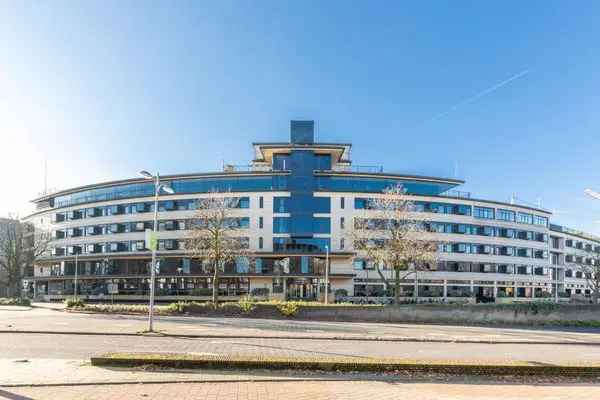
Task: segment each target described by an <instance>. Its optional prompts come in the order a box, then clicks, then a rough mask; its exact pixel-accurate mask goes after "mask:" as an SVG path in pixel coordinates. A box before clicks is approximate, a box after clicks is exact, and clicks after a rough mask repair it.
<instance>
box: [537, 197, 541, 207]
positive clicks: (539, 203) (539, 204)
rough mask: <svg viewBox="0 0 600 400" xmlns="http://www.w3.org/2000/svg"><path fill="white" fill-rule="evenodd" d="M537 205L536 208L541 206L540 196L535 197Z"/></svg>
mask: <svg viewBox="0 0 600 400" xmlns="http://www.w3.org/2000/svg"><path fill="white" fill-rule="evenodd" d="M537 206H538V208H542V198H541V197H538V198H537Z"/></svg>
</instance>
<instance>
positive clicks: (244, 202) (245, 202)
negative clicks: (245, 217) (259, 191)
mask: <svg viewBox="0 0 600 400" xmlns="http://www.w3.org/2000/svg"><path fill="white" fill-rule="evenodd" d="M237 208H250V198H249V197H240V198H239V200H238V203H237Z"/></svg>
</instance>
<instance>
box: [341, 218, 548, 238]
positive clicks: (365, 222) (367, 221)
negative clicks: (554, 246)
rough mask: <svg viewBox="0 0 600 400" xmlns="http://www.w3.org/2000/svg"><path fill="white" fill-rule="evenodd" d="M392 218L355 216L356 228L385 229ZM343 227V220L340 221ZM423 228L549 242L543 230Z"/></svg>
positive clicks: (446, 225)
mask: <svg viewBox="0 0 600 400" xmlns="http://www.w3.org/2000/svg"><path fill="white" fill-rule="evenodd" d="M391 222H392V221H391V220H388V219H384V218H355V219H354V228H355V229H367V230H385V229H388V228H389V224H390V223H391ZM340 225H342V229H343V220H341V221H340ZM422 227H423V229H425V230H426V231H428V232H437V233H454V234H462V235H478V236H490V237H501V238H507V239H522V240H535V241H537V242H543V243H547V242H548V235H547V234H545V233H541V232H533V231H523V230H518V229H511V228H500V227H495V226H486V225H471V224H453V223H449V222H429V221H427V222H423V225H422Z"/></svg>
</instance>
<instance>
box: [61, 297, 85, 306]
mask: <svg viewBox="0 0 600 400" xmlns="http://www.w3.org/2000/svg"><path fill="white" fill-rule="evenodd" d="M65 307H67V308H83V307H85V302H84V301H83V300H82V299H80V298H76V299H74V298H69V299H66V300H65Z"/></svg>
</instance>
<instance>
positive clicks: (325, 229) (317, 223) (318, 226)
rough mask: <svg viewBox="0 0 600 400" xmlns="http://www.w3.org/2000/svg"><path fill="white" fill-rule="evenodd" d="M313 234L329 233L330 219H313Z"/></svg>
mask: <svg viewBox="0 0 600 400" xmlns="http://www.w3.org/2000/svg"><path fill="white" fill-rule="evenodd" d="M313 232H314V233H331V219H330V218H314V219H313Z"/></svg>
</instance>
